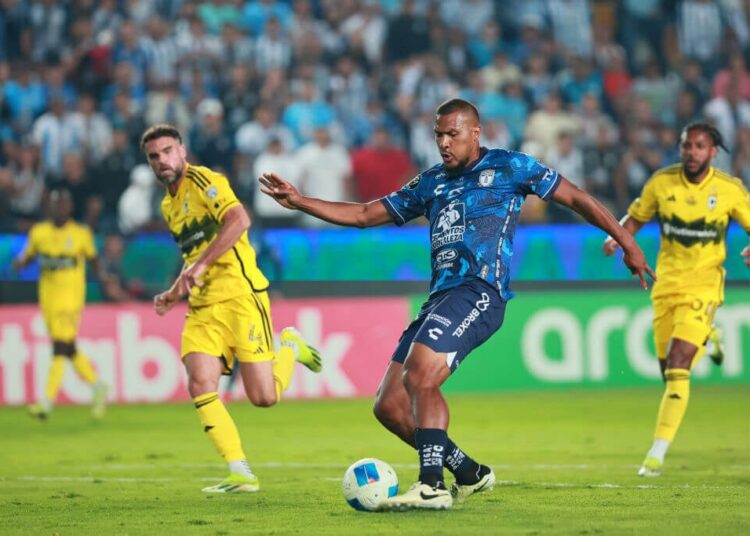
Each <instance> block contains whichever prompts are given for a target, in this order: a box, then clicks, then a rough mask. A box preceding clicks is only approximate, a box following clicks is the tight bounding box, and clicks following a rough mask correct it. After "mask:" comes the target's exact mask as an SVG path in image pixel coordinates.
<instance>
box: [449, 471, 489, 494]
mask: <svg viewBox="0 0 750 536" xmlns="http://www.w3.org/2000/svg"><path fill="white" fill-rule="evenodd" d="M479 474H481V475H482V477H481V478H480V479H479V482H477V483H476V484H459V483H458V482H454V483H453V485H452V486H451V496H452V497H453V500H454V501H456V502H459V503H462V502H464V501H465V500H466V498H467V497H468V496H469V495H474V494H475V493H481V492H483V491H492V488H494V487H495V473H494V472H493V471H492V469H491V468H489V467H487V466H486V465H482V466H480V469H479Z"/></svg>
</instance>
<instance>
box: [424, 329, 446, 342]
mask: <svg viewBox="0 0 750 536" xmlns="http://www.w3.org/2000/svg"><path fill="white" fill-rule="evenodd" d="M442 334H443V330H442V329H440V328H430V329H428V330H427V335H429V336H430V339H432V340H433V341H436V340H438V339H439V338H440V335H442Z"/></svg>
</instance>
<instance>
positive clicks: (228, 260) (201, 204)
mask: <svg viewBox="0 0 750 536" xmlns="http://www.w3.org/2000/svg"><path fill="white" fill-rule="evenodd" d="M239 204H240V202H239V201H238V200H237V197H236V196H235V195H234V192H233V191H232V188H231V186H229V181H227V179H226V177H224V176H223V175H221V174H219V173H216V172H214V171H211V170H210V169H208V168H206V167H202V166H193V165H190V164H188V165H187V170H186V174H185V178H183V180H182V182H180V185H179V187H178V188H177V192H176V193H175V195H174V196H172V195H171V194H170V193H169V191H167V192H166V194H165V195H164V199H163V200H162V202H161V210H162V214H163V215H164V219H165V220H166V222H167V225H168V226H169V230H170V232H171V233H172V236H173V237H174V239H175V242H177V245H178V246H179V248H180V250H181V251H182V258H183V259H184V260H185V263H186V264H188V265H189V264H192V263H194V262H195V261H196V260H197V259H198V257H200V255H201V253H203V251H204V250H205V249H206V248H207V247H208V245H209V244H210V243H211V241H212V240H213V238H214V237H215V236H216V235H217V234H218V232H219V230H220V228H221V222H222V219H223V218H224V215H225V214H226V213H227V211H228V210H229V209H230V208H232V207H235V206H238V205H239ZM201 279H202V281H203V286H202V287H200V288H199V287H194V288H193V289H192V290H193V294H192V296H190V304H191V305H193V306H199V305H206V304H209V303H216V302H220V301H224V300H227V299H230V298H233V297H236V296H238V295H241V294H242V293H245V292H249V291H251V290H252V291H256V292H259V291H263V290H266V289H267V288H268V280H267V279H266V278H265V276H264V275H263V273H262V272H261V271H260V270H259V269H258V266H257V265H256V262H255V251H254V250H253V248H252V246H251V245H250V243H249V242H248V240H247V235H246V234H243V235H242V238H240V239H239V240H238V241H237V242H236V243H235V244H234V246H232V247H231V248H230V249H229V250H228V251H226V252H225V253H224V254H223V255H222V256H221V257H219V258H218V259H216V261H215V262H214V263H213V264H212V265H211V266H209V267H208V269H207V270H206V271H205V272H204V274H203V276H201Z"/></svg>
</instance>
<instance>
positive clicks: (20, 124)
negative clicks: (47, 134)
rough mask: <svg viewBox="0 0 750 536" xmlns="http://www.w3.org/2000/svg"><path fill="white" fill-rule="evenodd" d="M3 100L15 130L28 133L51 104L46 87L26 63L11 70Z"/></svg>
mask: <svg viewBox="0 0 750 536" xmlns="http://www.w3.org/2000/svg"><path fill="white" fill-rule="evenodd" d="M3 99H4V100H5V102H6V103H7V106H8V110H9V111H10V119H11V121H12V123H13V128H14V129H15V130H16V131H18V132H24V131H28V130H29V129H30V128H31V125H32V124H33V123H34V120H35V119H36V118H37V117H38V116H39V115H40V114H42V113H43V112H44V110H45V108H46V107H47V106H48V104H49V103H48V102H47V95H46V92H45V91H44V85H43V84H42V83H41V82H40V81H39V80H38V78H37V76H36V74H35V72H34V70H33V68H32V65H31V64H29V63H26V62H19V63H18V64H16V66H15V67H13V68H12V69H11V72H10V77H9V78H8V80H7V81H5V82H4V84H3ZM64 106H65V105H64V103H63V107H64Z"/></svg>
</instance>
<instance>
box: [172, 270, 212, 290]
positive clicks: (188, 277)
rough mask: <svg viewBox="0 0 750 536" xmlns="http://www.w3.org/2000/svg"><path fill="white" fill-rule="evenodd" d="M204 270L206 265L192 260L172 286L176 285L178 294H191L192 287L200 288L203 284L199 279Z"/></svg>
mask: <svg viewBox="0 0 750 536" xmlns="http://www.w3.org/2000/svg"><path fill="white" fill-rule="evenodd" d="M205 271H206V266H205V265H204V264H202V263H200V262H194V263H193V264H191V265H190V266H188V267H187V268H185V269H184V270H183V271H182V273H181V274H180V276H179V277H178V278H177V281H175V284H174V285H173V287H176V290H177V292H179V294H180V296H184V295H185V294H190V295H191V296H192V295H193V287H198V288H200V287H202V286H203V281H201V279H200V277H201V276H202V275H203V272H205Z"/></svg>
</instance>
